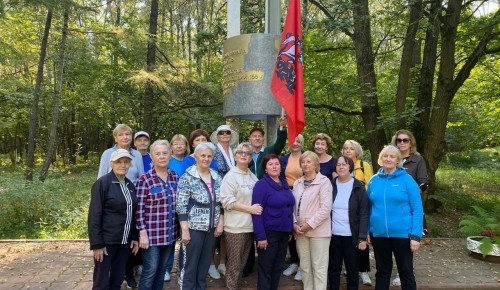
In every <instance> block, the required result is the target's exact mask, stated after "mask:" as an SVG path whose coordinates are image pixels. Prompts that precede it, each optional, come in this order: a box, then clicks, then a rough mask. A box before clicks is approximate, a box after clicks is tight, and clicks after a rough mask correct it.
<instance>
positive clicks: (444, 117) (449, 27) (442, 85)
mask: <svg viewBox="0 0 500 290" xmlns="http://www.w3.org/2000/svg"><path fill="white" fill-rule="evenodd" d="M462 8H463V6H462V1H461V0H453V1H449V2H448V7H447V9H446V15H445V16H444V17H443V25H442V28H443V29H442V40H441V58H440V65H439V74H438V80H437V87H436V96H435V98H434V104H433V107H432V111H431V117H430V120H429V133H428V134H427V140H426V142H425V144H424V149H423V154H424V158H425V159H426V161H427V166H428V167H427V171H428V172H429V178H430V182H431V192H432V187H434V186H435V180H436V171H437V169H438V166H439V163H440V162H441V160H442V159H443V156H444V154H445V152H446V142H445V132H446V125H447V123H448V113H449V111H450V106H451V102H452V101H453V98H454V97H455V95H456V93H457V91H458V89H459V88H460V87H461V86H462V85H463V84H464V82H465V81H466V80H467V78H468V77H469V75H470V72H471V71H472V69H473V68H474V67H475V66H476V65H477V63H478V62H479V60H480V59H481V58H482V57H483V56H484V55H485V54H486V53H487V51H488V49H487V45H488V43H489V42H490V41H492V40H494V39H495V38H496V39H498V33H493V28H494V27H495V25H490V26H488V27H487V28H485V31H484V33H483V35H482V37H481V38H479V39H478V42H477V45H476V47H475V48H474V50H473V52H472V53H471V54H470V55H469V56H468V57H467V58H466V59H465V61H464V62H463V65H462V66H461V67H460V70H459V71H458V73H457V72H456V69H457V67H456V60H455V47H456V41H457V30H458V25H459V21H460V13H461V11H462ZM499 17H500V10H497V12H496V13H495V15H494V16H493V18H496V19H498V18H499ZM497 21H498V20H497ZM494 22H495V21H493V22H492V23H494ZM496 50H499V49H498V48H497V49H496ZM491 53H492V52H491ZM454 77H455V78H454ZM430 201H431V202H430V203H428V204H426V206H427V208H428V209H429V210H431V211H432V210H435V209H436V206H438V204H437V203H436V202H435V200H434V199H431V200H430Z"/></svg>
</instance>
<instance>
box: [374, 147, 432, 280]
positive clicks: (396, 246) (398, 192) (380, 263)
mask: <svg viewBox="0 0 500 290" xmlns="http://www.w3.org/2000/svg"><path fill="white" fill-rule="evenodd" d="M378 164H379V165H380V166H382V168H381V169H380V170H379V171H378V173H377V174H376V175H374V176H373V178H372V179H371V180H370V183H369V184H368V197H369V199H370V203H371V213H370V237H369V239H370V240H371V243H372V244H373V251H374V253H375V261H376V265H377V274H376V275H375V278H376V286H375V289H389V286H390V279H391V272H392V254H394V257H395V258H396V264H397V267H398V272H399V276H400V278H401V287H402V289H417V284H416V281H415V272H414V268H413V253H414V252H415V251H417V250H418V249H419V248H420V239H421V238H422V232H423V228H422V217H423V209H422V201H421V199H420V192H419V190H418V185H417V183H416V182H415V180H413V178H412V177H411V176H410V175H409V174H408V173H407V172H406V170H404V169H403V168H402V166H403V162H402V159H401V153H400V151H399V149H398V148H397V147H395V146H393V145H388V146H386V147H384V149H382V151H381V152H380V154H379V157H378Z"/></svg>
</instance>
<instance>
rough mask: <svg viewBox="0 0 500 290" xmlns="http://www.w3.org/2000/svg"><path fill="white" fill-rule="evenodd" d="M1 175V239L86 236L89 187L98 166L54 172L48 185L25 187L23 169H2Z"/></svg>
mask: <svg viewBox="0 0 500 290" xmlns="http://www.w3.org/2000/svg"><path fill="white" fill-rule="evenodd" d="M0 172H1V174H0V196H1V198H2V202H1V203H0V238H2V239H66V238H68V239H70V238H86V237H87V213H88V205H89V201H90V187H91V186H92V183H93V182H94V181H95V178H96V172H97V165H91V164H81V165H78V166H72V167H68V168H66V169H61V170H59V169H56V170H52V171H51V172H50V174H49V177H48V179H47V181H46V182H45V183H41V182H39V181H34V182H33V183H32V184H26V182H25V180H24V176H23V171H22V169H20V168H12V167H1V168H0ZM35 176H37V175H36V174H35Z"/></svg>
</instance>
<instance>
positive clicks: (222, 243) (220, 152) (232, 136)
mask: <svg viewBox="0 0 500 290" xmlns="http://www.w3.org/2000/svg"><path fill="white" fill-rule="evenodd" d="M210 140H211V141H212V143H213V144H215V146H216V148H215V155H214V161H215V163H216V167H217V171H218V172H219V174H220V176H221V177H222V178H224V176H225V175H226V173H227V172H228V171H229V170H231V168H233V167H234V166H235V165H236V162H235V160H234V152H233V149H232V148H234V146H236V145H237V144H238V141H239V135H238V133H237V132H236V131H234V130H233V129H231V127H230V126H229V125H220V126H219V127H217V130H215V131H214V132H212V135H210ZM217 249H218V250H219V253H220V261H219V266H218V267H217V268H215V249H214V255H213V258H212V264H211V265H210V269H209V271H208V274H209V275H210V277H212V278H214V279H220V274H222V275H225V274H226V254H227V251H226V238H225V237H224V235H222V236H221V237H220V238H219V239H217ZM219 273H220V274H219Z"/></svg>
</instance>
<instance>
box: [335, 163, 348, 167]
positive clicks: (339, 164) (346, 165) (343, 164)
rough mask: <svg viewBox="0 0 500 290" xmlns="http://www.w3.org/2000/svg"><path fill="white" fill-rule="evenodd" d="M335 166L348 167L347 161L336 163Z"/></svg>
mask: <svg viewBox="0 0 500 290" xmlns="http://www.w3.org/2000/svg"><path fill="white" fill-rule="evenodd" d="M337 167H349V164H347V163H337Z"/></svg>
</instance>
